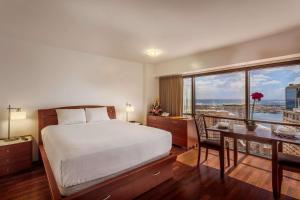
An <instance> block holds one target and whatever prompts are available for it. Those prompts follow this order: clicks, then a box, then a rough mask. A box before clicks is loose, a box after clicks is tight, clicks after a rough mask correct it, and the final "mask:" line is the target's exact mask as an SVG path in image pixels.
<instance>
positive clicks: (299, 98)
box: [249, 65, 300, 157]
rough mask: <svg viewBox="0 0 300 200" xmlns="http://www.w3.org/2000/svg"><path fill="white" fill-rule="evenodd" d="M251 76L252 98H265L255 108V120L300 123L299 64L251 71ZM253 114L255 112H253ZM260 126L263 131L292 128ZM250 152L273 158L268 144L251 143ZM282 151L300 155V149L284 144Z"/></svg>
mask: <svg viewBox="0 0 300 200" xmlns="http://www.w3.org/2000/svg"><path fill="white" fill-rule="evenodd" d="M249 77H250V95H251V94H252V93H253V92H261V93H263V95H264V97H263V99H262V100H261V101H259V102H258V104H257V105H256V106H255V108H254V112H253V118H254V119H257V120H264V121H276V122H292V123H300V112H299V110H300V109H299V108H300V103H299V102H300V65H291V66H282V67H276V68H264V69H257V70H251V71H250V72H249ZM249 98H250V103H251V106H252V104H253V100H252V98H251V97H249ZM251 106H250V107H251ZM298 109H299V110H298ZM250 112H251V113H252V109H251V110H250ZM259 125H260V126H261V128H272V129H274V130H275V129H278V127H279V128H281V129H285V128H290V129H291V130H292V129H293V128H291V127H283V126H274V125H270V124H259ZM274 127H275V128H274ZM274 130H273V131H274ZM278 130H279V129H278ZM249 151H250V153H252V154H256V155H259V156H266V157H270V156H271V147H270V146H269V145H265V144H260V143H254V142H250V145H249ZM283 151H284V152H285V153H288V154H295V155H299V154H300V147H299V146H296V145H291V144H285V145H284V146H283Z"/></svg>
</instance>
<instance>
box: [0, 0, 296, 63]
mask: <svg viewBox="0 0 300 200" xmlns="http://www.w3.org/2000/svg"><path fill="white" fill-rule="evenodd" d="M299 8H300V1H299V0H243V1H241V0H223V1H220V0H48V1H46V0H0V35H4V36H9V37H13V38H17V39H22V40H28V41H31V42H38V43H42V44H46V45H51V46H54V47H60V48H67V49H73V50H77V51H82V52H87V53H93V54H100V55H104V56H110V57H115V58H121V59H126V60H132V61H138V62H145V63H158V62H162V61H166V60H170V59H173V58H176V57H180V56H185V55H189V54H194V53H197V52H201V51H206V50H210V49H214V48H219V47H223V46H227V45H232V44H236V43H240V42H243V41H248V40H252V39H256V38H260V37H264V36H267V35H271V34H275V33H278V32H281V31H284V30H288V29H291V28H293V27H296V26H299V25H300V12H299ZM148 48H159V49H161V50H162V51H163V54H162V55H161V56H160V57H158V58H149V57H147V56H145V55H144V51H145V50H146V49H148Z"/></svg>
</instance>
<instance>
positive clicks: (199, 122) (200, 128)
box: [194, 114, 208, 142]
mask: <svg viewBox="0 0 300 200" xmlns="http://www.w3.org/2000/svg"><path fill="white" fill-rule="evenodd" d="M194 121H195V124H196V129H197V135H198V140H199V142H200V140H201V136H202V137H203V136H204V137H205V138H206V139H207V138H208V132H207V127H206V121H205V116H204V115H203V114H197V115H195V116H194Z"/></svg>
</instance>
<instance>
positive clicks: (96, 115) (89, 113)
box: [85, 107, 110, 122]
mask: <svg viewBox="0 0 300 200" xmlns="http://www.w3.org/2000/svg"><path fill="white" fill-rule="evenodd" d="M85 115H86V121H87V122H99V121H103V120H110V118H109V116H108V113H107V108H106V107H101V108H86V109H85Z"/></svg>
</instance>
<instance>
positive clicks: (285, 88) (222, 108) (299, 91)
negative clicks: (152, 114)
mask: <svg viewBox="0 0 300 200" xmlns="http://www.w3.org/2000/svg"><path fill="white" fill-rule="evenodd" d="M244 76H245V74H244V72H235V73H228V74H220V75H211V76H202V77H196V78H195V97H196V99H195V111H196V112H206V113H207V112H210V113H213V112H217V113H222V114H223V115H225V114H226V113H227V115H228V116H231V117H239V118H245V77H244ZM249 77H250V93H252V92H257V91H259V92H262V93H263V94H264V98H263V99H262V101H260V102H259V104H258V105H256V107H255V110H254V119H257V120H266V121H276V122H284V121H288V119H286V117H285V116H286V115H287V113H289V114H291V113H293V112H294V113H296V114H297V113H298V112H297V108H298V107H300V103H299V99H300V66H299V65H296V66H290V67H279V68H268V69H257V70H252V71H250V74H249ZM190 85H191V78H189V79H187V80H185V82H184V103H183V104H184V113H189V112H191V107H192V106H191V102H192V101H191V87H190ZM249 98H250V97H249ZM250 103H251V104H252V101H251V99H250ZM285 112H287V113H285ZM299 113H300V112H299ZM299 115H300V114H299ZM297 119H298V118H297V116H296V122H297ZM298 122H299V123H300V117H299V121H298Z"/></svg>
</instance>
